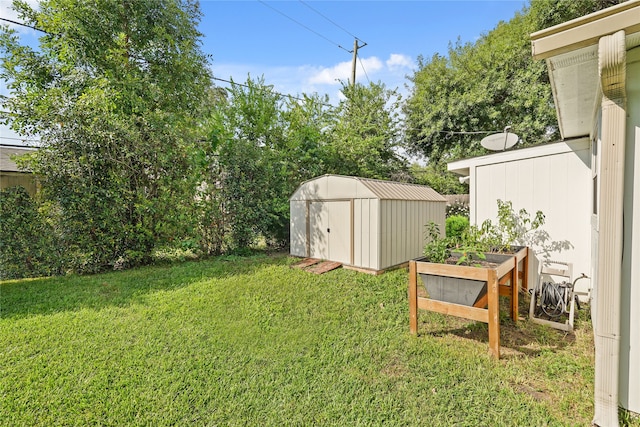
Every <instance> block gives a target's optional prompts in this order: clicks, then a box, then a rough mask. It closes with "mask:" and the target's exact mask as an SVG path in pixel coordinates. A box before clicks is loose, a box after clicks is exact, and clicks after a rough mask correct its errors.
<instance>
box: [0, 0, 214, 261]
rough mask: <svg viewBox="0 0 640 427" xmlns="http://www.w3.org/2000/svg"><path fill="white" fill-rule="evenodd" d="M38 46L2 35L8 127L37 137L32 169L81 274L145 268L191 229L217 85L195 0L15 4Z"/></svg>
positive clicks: (6, 33) (65, 0) (74, 0)
mask: <svg viewBox="0 0 640 427" xmlns="http://www.w3.org/2000/svg"><path fill="white" fill-rule="evenodd" d="M14 8H15V9H16V10H17V11H18V14H19V16H20V18H21V19H22V21H24V22H25V23H27V24H29V25H32V26H35V27H37V28H40V29H42V31H44V32H45V35H44V36H42V37H41V38H40V46H39V48H38V49H33V48H31V47H29V46H23V45H21V44H20V40H19V37H18V35H17V34H16V33H15V32H13V31H11V30H9V29H8V28H4V29H3V30H2V34H1V35H0V49H2V51H3V53H4V55H3V59H2V64H1V71H0V77H2V78H3V79H4V80H5V81H7V86H8V88H9V90H10V96H9V97H8V98H6V99H4V108H6V109H8V110H9V111H10V112H11V114H10V123H11V126H12V127H13V128H14V129H15V130H17V131H18V132H20V133H22V134H25V135H34V134H37V135H39V136H40V139H41V141H42V148H41V149H40V150H38V151H37V152H36V153H35V154H34V155H33V156H32V158H31V160H30V161H29V163H28V166H29V167H30V168H31V169H32V170H33V171H34V172H35V173H36V174H37V175H39V177H40V180H41V183H42V188H43V194H44V195H45V197H47V198H49V199H50V200H52V201H54V202H56V203H57V204H58V206H59V208H60V212H61V214H60V215H61V223H62V224H63V226H64V228H63V232H62V234H63V236H62V241H63V242H64V244H65V245H66V247H67V248H68V253H69V254H71V255H72V256H73V257H74V259H75V268H76V269H78V270H85V271H94V270H98V269H101V268H105V267H107V266H122V265H127V264H135V263H141V262H146V261H147V260H148V259H149V257H150V255H151V252H152V251H153V249H154V248H155V247H157V246H159V245H161V244H163V243H164V242H167V241H169V240H172V239H179V238H181V237H182V236H184V234H185V230H187V229H188V227H185V220H186V219H187V218H188V217H189V212H190V211H189V208H190V207H191V206H192V205H193V202H192V200H193V196H194V194H195V187H196V183H197V182H196V178H197V177H195V176H194V175H193V174H191V173H190V171H191V170H192V166H193V161H194V158H193V153H194V152H197V151H196V150H194V149H193V148H194V146H195V145H196V144H197V140H198V139H199V138H200V137H201V132H202V130H201V127H199V126H198V123H199V122H198V119H199V118H198V112H199V111H201V110H202V109H201V108H200V107H201V105H202V104H203V102H204V101H205V99H206V96H207V89H208V88H209V87H210V73H209V71H208V67H207V58H206V57H205V55H204V54H203V53H202V52H201V50H200V46H199V38H200V36H201V35H200V33H199V32H198V31H197V29H196V26H197V23H198V21H199V19H200V11H199V9H198V6H197V4H196V3H194V2H191V1H189V0H186V1H179V0H135V1H126V0H125V1H115V0H114V1H101V2H85V1H77V0H45V1H42V2H41V3H40V5H39V9H32V8H31V7H30V6H29V5H28V4H27V3H26V2H22V1H16V2H15V3H14Z"/></svg>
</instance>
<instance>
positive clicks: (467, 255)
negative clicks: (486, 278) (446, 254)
mask: <svg viewBox="0 0 640 427" xmlns="http://www.w3.org/2000/svg"><path fill="white" fill-rule="evenodd" d="M451 252H453V253H457V254H460V257H459V258H458V261H457V262H456V264H457V265H471V266H474V267H480V266H481V264H480V263H479V262H478V261H484V260H485V259H487V257H486V255H485V254H484V252H482V250H480V249H478V247H475V246H466V247H460V248H457V249H453V250H452V251H451Z"/></svg>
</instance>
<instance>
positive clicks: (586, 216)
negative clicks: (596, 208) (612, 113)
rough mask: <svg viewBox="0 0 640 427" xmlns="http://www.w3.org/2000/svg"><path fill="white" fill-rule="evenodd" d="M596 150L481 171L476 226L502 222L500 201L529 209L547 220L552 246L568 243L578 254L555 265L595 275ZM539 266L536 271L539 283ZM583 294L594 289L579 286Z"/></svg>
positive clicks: (476, 185) (514, 162)
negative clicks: (567, 264) (564, 264)
mask: <svg viewBox="0 0 640 427" xmlns="http://www.w3.org/2000/svg"><path fill="white" fill-rule="evenodd" d="M590 163H591V157H590V149H589V147H588V146H586V145H585V146H583V147H582V148H581V149H579V150H577V151H568V152H564V153H557V154H553V155H544V156H539V157H531V158H524V159H517V160H511V161H508V162H504V163H494V164H487V165H479V166H477V167H475V168H474V169H475V179H474V184H473V187H474V190H475V193H476V194H475V196H476V197H475V199H476V205H475V209H473V212H472V222H474V223H476V224H481V223H482V222H483V221H485V220H486V219H490V220H492V221H493V222H495V221H496V218H497V213H498V207H497V200H498V199H500V200H503V201H511V202H512V203H513V207H514V210H515V211H516V212H517V211H519V210H520V209H522V208H524V209H525V210H527V212H528V213H529V214H530V215H531V216H532V217H533V216H534V215H535V213H536V211H538V210H539V211H542V212H543V213H544V214H545V224H544V226H543V229H544V230H545V231H547V232H548V233H549V236H550V238H551V240H553V241H564V240H567V241H568V242H570V243H571V245H573V248H572V249H569V250H563V251H562V252H560V253H553V254H552V255H551V256H552V258H553V259H558V260H563V261H568V262H572V263H573V264H574V272H575V273H576V274H580V273H582V272H584V273H585V274H589V273H590V271H591V263H590V256H591V236H590V232H589V230H590V228H591V225H590V224H591V214H590V212H591V200H592V199H591V186H590V182H591V171H590V166H589V165H590ZM538 266H539V265H538V264H537V263H535V262H534V263H531V271H530V273H532V274H533V277H534V279H535V280H537V268H538ZM578 287H579V289H580V290H586V289H587V288H588V287H589V283H588V281H587V280H581V281H580V282H578Z"/></svg>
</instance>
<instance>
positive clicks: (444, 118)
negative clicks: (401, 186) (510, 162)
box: [404, 0, 617, 161]
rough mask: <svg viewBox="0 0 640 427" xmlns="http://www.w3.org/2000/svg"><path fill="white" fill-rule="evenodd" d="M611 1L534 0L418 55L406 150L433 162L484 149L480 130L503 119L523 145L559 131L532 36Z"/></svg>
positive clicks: (495, 127)
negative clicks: (478, 32) (476, 35)
mask: <svg viewBox="0 0 640 427" xmlns="http://www.w3.org/2000/svg"><path fill="white" fill-rule="evenodd" d="M612 3H617V2H614V1H608V0H584V1H580V2H574V1H566V0H537V1H533V2H531V5H530V6H529V7H527V8H525V9H523V10H522V11H521V12H519V13H516V15H515V16H514V17H513V18H512V19H511V20H510V21H509V22H500V23H499V24H498V25H497V26H496V27H495V28H494V29H493V30H492V31H490V32H489V33H487V34H484V35H483V36H482V37H480V39H479V40H478V41H476V42H474V43H464V44H463V43H460V42H459V41H458V42H457V43H455V44H454V45H450V47H449V51H448V55H447V56H446V57H444V56H441V55H439V54H436V55H434V56H433V57H432V58H430V59H425V58H422V57H421V58H419V66H418V70H417V71H416V72H415V73H414V75H413V76H411V77H410V81H411V82H412V84H413V87H412V88H411V94H410V96H409V98H408V100H407V102H406V103H405V104H404V113H405V115H406V127H407V129H406V134H407V140H408V145H409V149H410V151H412V152H414V153H420V154H424V155H425V156H427V157H428V158H429V159H430V160H432V161H439V160H449V159H457V158H462V157H470V156H476V155H480V154H486V150H484V149H483V148H482V147H481V146H480V140H481V139H482V137H484V136H485V135H486V134H487V133H493V132H500V131H502V130H503V129H504V128H505V127H506V126H511V131H512V132H515V133H516V134H518V135H519V136H520V137H521V138H522V140H523V145H524V146H527V145H534V144H539V143H542V142H548V141H552V140H554V139H556V138H558V136H559V131H558V126H557V121H556V117H555V109H554V105H553V98H552V92H551V86H550V84H549V78H548V74H547V70H546V65H545V63H544V62H543V61H534V60H533V59H532V57H531V47H530V41H529V35H530V34H531V33H533V32H535V31H537V30H540V29H543V28H546V27H549V26H552V25H555V24H559V23H561V22H565V21H567V20H570V19H573V18H576V17H579V16H582V15H585V14H587V13H591V12H593V11H596V10H599V9H601V8H603V7H607V6H609V5H611V4H612ZM477 132H480V133H477ZM482 132H486V133H482Z"/></svg>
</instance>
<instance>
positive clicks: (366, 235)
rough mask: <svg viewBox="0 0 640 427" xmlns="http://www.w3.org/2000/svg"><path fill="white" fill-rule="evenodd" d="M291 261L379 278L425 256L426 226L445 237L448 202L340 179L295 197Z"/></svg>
mask: <svg viewBox="0 0 640 427" xmlns="http://www.w3.org/2000/svg"><path fill="white" fill-rule="evenodd" d="M289 200H290V209H291V223H290V227H291V255H294V256H301V257H310V258H319V259H325V260H330V261H337V262H341V263H343V265H345V267H347V268H349V267H351V268H356V269H365V270H371V271H373V272H378V271H381V270H385V269H388V268H390V267H394V266H398V265H401V264H403V263H405V262H407V261H409V260H410V259H412V258H417V257H419V256H421V255H422V250H423V247H424V244H425V243H426V242H425V233H424V231H425V230H424V226H425V225H426V224H427V223H428V222H429V221H433V222H435V223H437V224H439V225H440V230H441V231H442V233H444V223H445V205H446V200H445V198H444V197H442V196H441V195H440V194H438V193H437V192H436V191H435V190H433V189H432V188H430V187H426V186H423V185H414V184H404V183H399V182H391V181H381V180H375V179H366V178H358V177H351V176H340V175H323V176H320V177H317V178H314V179H311V180H309V181H306V182H304V183H303V184H302V185H300V187H299V188H298V189H297V190H296V191H295V192H294V193H293V195H292V196H291V198H290V199H289Z"/></svg>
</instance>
